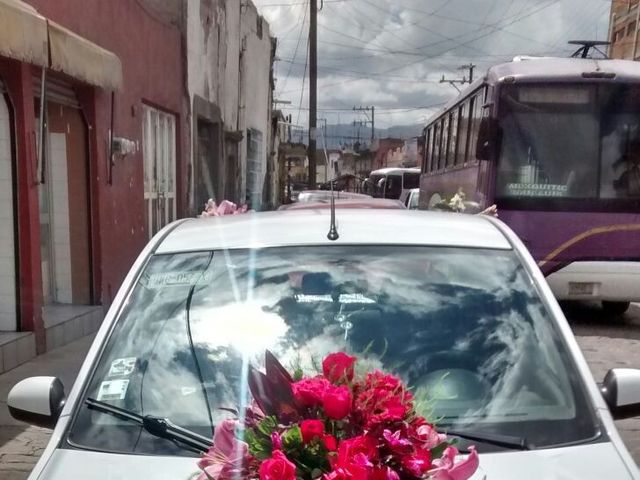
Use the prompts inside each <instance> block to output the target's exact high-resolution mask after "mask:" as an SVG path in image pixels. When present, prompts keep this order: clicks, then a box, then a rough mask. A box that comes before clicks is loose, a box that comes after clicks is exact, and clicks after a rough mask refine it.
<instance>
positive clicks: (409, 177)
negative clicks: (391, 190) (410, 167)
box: [402, 172, 420, 190]
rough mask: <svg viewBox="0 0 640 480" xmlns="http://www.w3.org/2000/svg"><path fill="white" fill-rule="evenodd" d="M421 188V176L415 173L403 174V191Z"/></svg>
mask: <svg viewBox="0 0 640 480" xmlns="http://www.w3.org/2000/svg"><path fill="white" fill-rule="evenodd" d="M419 187H420V174H419V173H413V172H405V173H403V174H402V189H403V190H411V189H412V188H419Z"/></svg>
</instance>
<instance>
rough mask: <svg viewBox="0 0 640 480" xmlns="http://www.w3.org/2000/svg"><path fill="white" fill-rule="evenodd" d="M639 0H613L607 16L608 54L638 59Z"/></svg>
mask: <svg viewBox="0 0 640 480" xmlns="http://www.w3.org/2000/svg"><path fill="white" fill-rule="evenodd" d="M639 3H640V0H613V1H612V2H611V13H610V17H609V41H610V42H611V45H609V56H610V57H611V58H620V59H624V60H638V58H640V47H639V45H638V40H640V39H639V38H638V26H639V24H640V8H638V4H639Z"/></svg>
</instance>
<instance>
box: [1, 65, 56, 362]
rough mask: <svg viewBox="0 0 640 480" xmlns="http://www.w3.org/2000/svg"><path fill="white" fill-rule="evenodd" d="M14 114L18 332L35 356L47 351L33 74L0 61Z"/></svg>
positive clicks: (19, 66)
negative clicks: (30, 341) (26, 334)
mask: <svg viewBox="0 0 640 480" xmlns="http://www.w3.org/2000/svg"><path fill="white" fill-rule="evenodd" d="M0 75H1V76H2V79H3V81H4V83H5V86H6V88H7V91H8V92H9V98H10V99H11V104H12V105H11V106H12V108H13V114H14V132H13V133H14V134H15V147H16V152H15V154H16V158H17V172H16V177H17V178H16V188H17V199H18V205H17V214H18V252H17V254H18V258H19V260H18V264H19V269H18V272H17V279H18V286H19V307H18V308H19V317H20V329H21V330H22V331H32V332H33V333H34V334H35V338H36V350H37V353H38V354H41V353H44V352H45V350H46V336H45V329H44V322H43V318H42V265H41V256H40V209H39V202H38V179H37V164H38V161H37V148H36V138H37V137H36V133H37V129H38V126H37V124H36V122H35V113H34V101H33V76H32V75H33V71H32V67H31V66H30V65H27V64H25V63H21V62H18V61H15V60H9V59H4V58H3V59H0Z"/></svg>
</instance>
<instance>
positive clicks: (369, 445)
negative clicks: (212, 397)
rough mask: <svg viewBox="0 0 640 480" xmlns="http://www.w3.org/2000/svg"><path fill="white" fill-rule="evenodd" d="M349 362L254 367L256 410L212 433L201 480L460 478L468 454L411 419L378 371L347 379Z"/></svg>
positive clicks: (406, 396) (409, 399)
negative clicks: (304, 368) (316, 370)
mask: <svg viewBox="0 0 640 480" xmlns="http://www.w3.org/2000/svg"><path fill="white" fill-rule="evenodd" d="M355 362H356V358H355V357H352V356H349V355H347V354H345V353H342V352H340V353H333V354H330V355H328V356H327V357H326V358H325V359H324V361H323V362H322V370H323V374H322V375H318V376H316V377H310V378H304V377H303V375H302V373H301V372H300V371H298V372H296V374H295V375H294V376H293V377H292V376H291V375H290V374H289V373H288V372H287V371H286V370H285V369H284V368H283V367H282V365H281V364H280V363H279V362H278V361H277V359H276V358H275V357H274V356H273V355H272V354H271V353H270V352H267V354H266V374H263V373H261V372H259V371H257V370H255V369H253V368H251V369H250V372H249V387H250V389H251V393H252V395H253V398H254V400H255V403H254V404H253V405H252V406H251V407H250V408H248V409H247V410H246V412H244V413H243V416H242V418H241V419H239V420H227V421H224V422H222V423H221V424H220V425H218V427H217V428H216V431H215V435H214V439H213V440H214V446H213V447H212V448H211V449H210V450H209V452H207V454H206V455H205V456H204V457H203V458H202V459H201V460H200V462H199V467H200V468H201V469H202V470H203V473H202V475H201V476H200V480H205V479H209V480H235V479H241V480H258V479H259V480H296V479H300V480H314V479H321V480H369V479H370V480H400V479H412V480H413V479H432V480H466V479H468V478H469V477H471V476H472V475H473V474H474V472H475V471H476V470H477V468H478V455H477V453H476V451H475V449H474V448H473V447H470V449H469V450H470V454H469V455H468V456H467V457H466V459H464V460H462V461H456V458H457V456H458V450H457V449H456V448H455V447H454V446H453V445H452V444H451V443H449V442H448V441H447V439H446V436H445V435H443V434H441V433H438V432H437V431H436V430H435V428H434V427H433V425H431V424H429V423H428V422H427V421H426V420H425V419H424V418H423V417H420V416H418V415H417V414H416V412H415V409H414V404H413V396H412V394H411V392H409V391H408V390H407V388H406V387H405V386H404V385H403V384H402V382H401V381H400V380H399V379H398V378H397V377H394V376H393V375H388V374H385V373H383V372H380V371H374V372H369V373H367V374H366V375H364V377H362V378H356V376H355V371H354V365H355Z"/></svg>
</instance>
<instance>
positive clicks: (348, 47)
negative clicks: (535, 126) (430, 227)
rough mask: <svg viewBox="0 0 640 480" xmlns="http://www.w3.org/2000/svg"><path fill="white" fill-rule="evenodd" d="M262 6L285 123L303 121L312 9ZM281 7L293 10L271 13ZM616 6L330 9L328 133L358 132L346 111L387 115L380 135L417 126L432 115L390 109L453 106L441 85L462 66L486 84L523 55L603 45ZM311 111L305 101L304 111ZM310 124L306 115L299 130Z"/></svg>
mask: <svg viewBox="0 0 640 480" xmlns="http://www.w3.org/2000/svg"><path fill="white" fill-rule="evenodd" d="M254 3H256V5H257V6H258V8H259V9H260V11H261V12H262V14H263V15H264V16H265V18H267V20H268V21H269V22H270V24H271V32H272V34H273V35H275V36H276V37H277V38H278V57H279V58H280V59H282V61H280V62H278V64H277V66H276V78H277V94H278V97H279V98H281V99H285V100H290V101H291V102H292V105H291V107H290V108H288V109H287V113H293V115H294V121H295V119H296V118H297V110H298V106H299V104H300V94H301V93H302V88H303V81H302V79H303V75H304V66H305V56H306V44H307V30H306V29H307V26H308V20H309V18H308V13H307V14H306V15H305V12H306V6H305V5H304V3H305V2H304V0H254ZM319 3H320V2H319ZM274 4H277V5H282V4H292V6H276V7H274V6H269V5H274ZM609 5H610V3H609V2H604V1H602V0H438V1H436V0H434V1H432V2H425V1H424V0H402V1H392V0H344V1H335V0H327V1H325V3H324V8H323V10H322V11H321V12H319V14H318V24H319V35H318V42H319V43H318V49H319V52H318V65H319V81H318V84H319V89H318V107H319V109H321V110H322V109H334V110H333V111H325V112H322V113H321V114H322V115H324V116H325V117H327V118H329V122H330V123H335V121H337V118H338V116H340V119H341V121H343V122H345V123H349V122H351V120H353V119H354V116H353V113H352V112H347V111H345V110H342V111H338V109H348V108H351V107H352V106H353V105H355V104H359V103H368V104H375V105H376V107H377V108H378V109H379V111H380V112H382V111H384V110H386V111H387V112H388V114H385V115H380V116H379V123H378V125H379V126H389V125H392V124H397V123H403V124H406V123H411V122H414V121H416V120H417V119H420V118H423V117H425V113H427V112H425V111H417V112H415V111H414V112H395V111H394V110H392V109H404V108H415V107H418V106H425V105H431V104H435V103H439V102H442V101H444V100H446V99H447V98H451V97H453V96H455V95H456V91H455V90H454V89H453V88H452V87H451V86H450V85H448V84H440V83H439V82H438V81H439V79H440V78H441V76H442V75H443V74H444V75H446V76H447V77H456V76H460V75H462V74H463V73H464V72H462V71H459V70H458V67H459V66H460V65H462V64H466V63H468V62H473V63H475V64H477V65H478V68H477V70H476V72H477V73H476V74H477V75H479V74H480V72H481V71H482V69H486V68H487V67H489V66H490V65H492V64H495V63H499V62H502V61H508V60H510V59H511V58H512V57H513V56H515V55H517V54H536V53H537V54H543V53H544V54H554V55H561V56H566V55H567V54H568V53H570V50H571V49H570V47H568V46H567V44H566V42H567V41H568V40H571V39H576V38H588V39H591V38H598V39H605V38H606V36H607V22H608V13H609ZM303 20H304V22H303ZM303 25H304V28H302V29H301V27H302V26H303ZM298 38H300V41H298ZM296 46H297V49H296ZM292 62H293V63H292ZM425 80H426V81H425ZM304 86H305V89H307V88H308V78H307V79H306V81H305V82H304ZM307 102H308V100H307V96H306V94H304V95H303V98H302V105H303V106H305V107H306V105H308V103H307ZM307 117H308V113H307V112H306V110H303V111H302V112H301V114H300V123H303V124H306V122H307Z"/></svg>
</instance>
